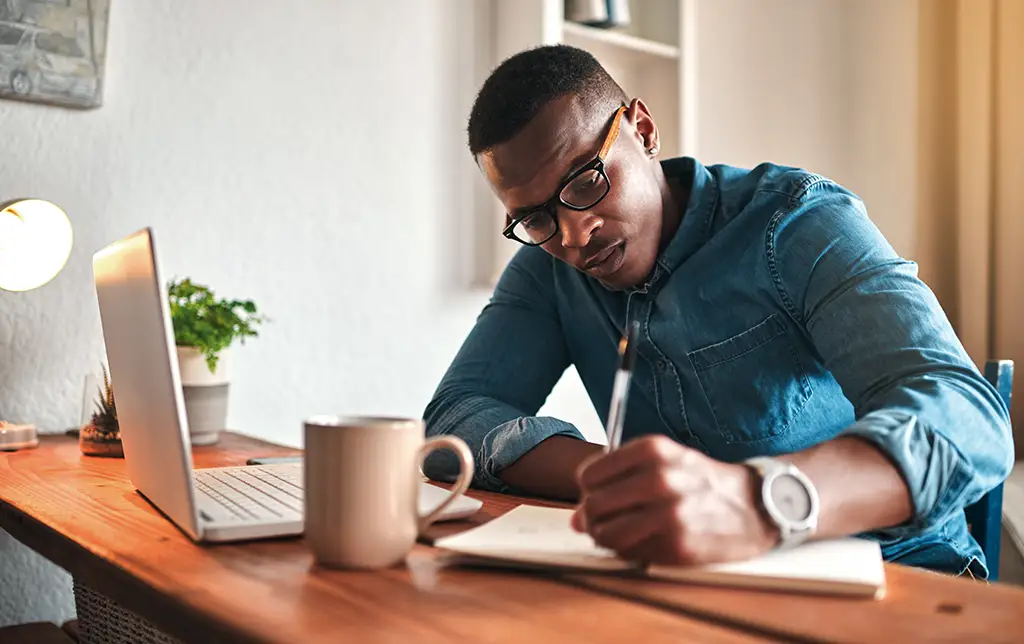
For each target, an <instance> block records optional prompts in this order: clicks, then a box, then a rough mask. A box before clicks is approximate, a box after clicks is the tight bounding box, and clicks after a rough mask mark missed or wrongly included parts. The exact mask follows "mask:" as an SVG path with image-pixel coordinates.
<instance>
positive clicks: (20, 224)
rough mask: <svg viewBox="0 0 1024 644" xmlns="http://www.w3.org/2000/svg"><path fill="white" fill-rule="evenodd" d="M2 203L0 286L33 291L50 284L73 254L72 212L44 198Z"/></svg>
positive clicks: (0, 216)
mask: <svg viewBox="0 0 1024 644" xmlns="http://www.w3.org/2000/svg"><path fill="white" fill-rule="evenodd" d="M0 205H2V208H0V289H3V290H5V291H29V290H31V289H34V288H38V287H40V286H42V285H43V284H46V283H47V282H49V281H50V280H52V279H53V278H54V277H56V276H57V273H59V272H60V271H61V269H62V268H64V264H65V263H66V262H67V261H68V255H70V254H71V244H72V238H73V235H72V232H71V222H70V221H68V216H67V215H66V214H65V213H64V211H63V210H61V209H60V208H59V207H58V206H56V205H54V204H52V203H50V202H49V201H43V200H42V199H23V200H21V201H13V202H9V203H6V204H0Z"/></svg>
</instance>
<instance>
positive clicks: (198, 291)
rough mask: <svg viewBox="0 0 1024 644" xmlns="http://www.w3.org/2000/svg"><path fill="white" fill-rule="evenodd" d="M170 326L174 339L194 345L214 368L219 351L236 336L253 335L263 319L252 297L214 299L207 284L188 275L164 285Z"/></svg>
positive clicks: (187, 345)
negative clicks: (247, 298)
mask: <svg viewBox="0 0 1024 644" xmlns="http://www.w3.org/2000/svg"><path fill="white" fill-rule="evenodd" d="M167 294H168V299H169V301H170V309H171V324H172V325H173V327H174V343H175V344H177V345H178V346H184V347H196V348H197V349H199V350H200V351H201V352H202V353H203V356H204V357H205V359H206V366H207V367H209V368H210V371H211V372H212V371H214V370H215V369H216V368H217V362H218V360H219V353H220V352H221V351H223V350H224V349H226V348H228V347H229V346H231V343H232V342H234V341H235V340H236V339H238V340H240V341H241V342H244V341H245V338H246V337H257V335H258V334H257V332H256V330H255V327H256V326H258V325H260V324H262V323H263V322H265V321H267V319H266V318H265V317H263V316H261V315H259V314H258V312H257V309H256V304H255V303H254V302H253V301H252V300H228V299H217V297H216V296H215V295H214V293H213V291H212V290H210V288H209V287H207V286H204V285H202V284H196V283H194V282H193V281H192V280H191V279H190V278H184V279H181V280H177V281H171V282H170V284H169V285H168V288H167Z"/></svg>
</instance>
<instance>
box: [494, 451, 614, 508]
mask: <svg viewBox="0 0 1024 644" xmlns="http://www.w3.org/2000/svg"><path fill="white" fill-rule="evenodd" d="M602 449H603V448H602V446H601V445H597V444H595V443H588V442H586V441H582V440H579V439H577V438H571V437H569V436H552V437H550V438H547V439H545V440H543V441H541V442H540V443H538V444H537V446H536V447H534V448H533V449H531V450H530V451H529V452H527V453H525V454H523V455H522V456H521V457H520V458H519V460H517V461H516V462H515V463H513V464H512V465H509V466H508V467H506V468H505V469H504V470H502V471H501V472H500V473H499V474H498V477H499V478H501V480H502V481H503V482H505V483H506V484H507V485H510V486H512V487H514V488H516V489H517V490H521V491H523V492H526V493H529V494H535V495H537V496H542V497H546V498H550V499H561V500H565V501H576V500H577V499H578V498H579V495H580V488H579V484H578V483H577V481H576V468H577V467H578V466H579V464H580V463H582V462H583V461H584V460H585V459H587V458H588V457H590V456H592V455H594V454H598V453H600V452H601V450H602Z"/></svg>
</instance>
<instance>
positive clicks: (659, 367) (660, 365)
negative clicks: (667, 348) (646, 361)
mask: <svg viewBox="0 0 1024 644" xmlns="http://www.w3.org/2000/svg"><path fill="white" fill-rule="evenodd" d="M654 367H655V368H656V369H657V370H658V371H661V372H664V371H665V368H666V367H668V365H667V364H665V361H664V360H658V361H657V362H655V363H654Z"/></svg>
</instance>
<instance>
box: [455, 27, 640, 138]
mask: <svg viewBox="0 0 1024 644" xmlns="http://www.w3.org/2000/svg"><path fill="white" fill-rule="evenodd" d="M567 94H575V95H576V96H579V97H581V98H583V99H585V100H586V101H587V102H588V103H615V104H617V105H618V104H624V103H625V102H626V101H627V97H626V93H625V92H624V91H623V90H622V88H621V87H620V86H619V84H618V83H616V82H615V80H614V79H612V77H611V75H609V74H608V72H607V71H606V70H605V68H604V67H602V66H601V63H599V62H597V59H596V58H594V56H593V55H591V54H590V53H589V52H586V51H584V50H582V49H577V48H576V47H570V46H568V45H546V46H543V47H536V48H534V49H528V50H526V51H522V52H520V53H518V54H515V55H514V56H512V57H511V58H508V59H507V60H505V61H504V62H502V63H501V64H500V65H498V67H497V68H495V70H494V71H493V72H491V75H490V76H489V77H488V78H487V80H486V81H484V84H483V87H481V88H480V92H479V93H478V94H477V96H476V101H474V103H473V109H472V111H471V112H470V116H469V126H468V127H467V128H466V130H467V133H468V135H469V150H470V152H472V153H473V155H474V156H476V155H477V154H480V153H481V152H485V151H487V150H489V149H491V148H493V147H494V146H496V145H498V144H500V143H504V142H506V141H508V140H510V139H512V138H513V137H514V136H515V135H516V134H518V133H519V131H520V130H522V129H523V128H524V127H526V124H527V123H529V122H530V121H531V120H533V118H534V117H535V116H537V113H538V112H540V111H541V109H543V107H544V106H545V105H547V104H548V103H550V102H551V101H553V100H555V99H557V98H561V97H562V96H565V95H567Z"/></svg>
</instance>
